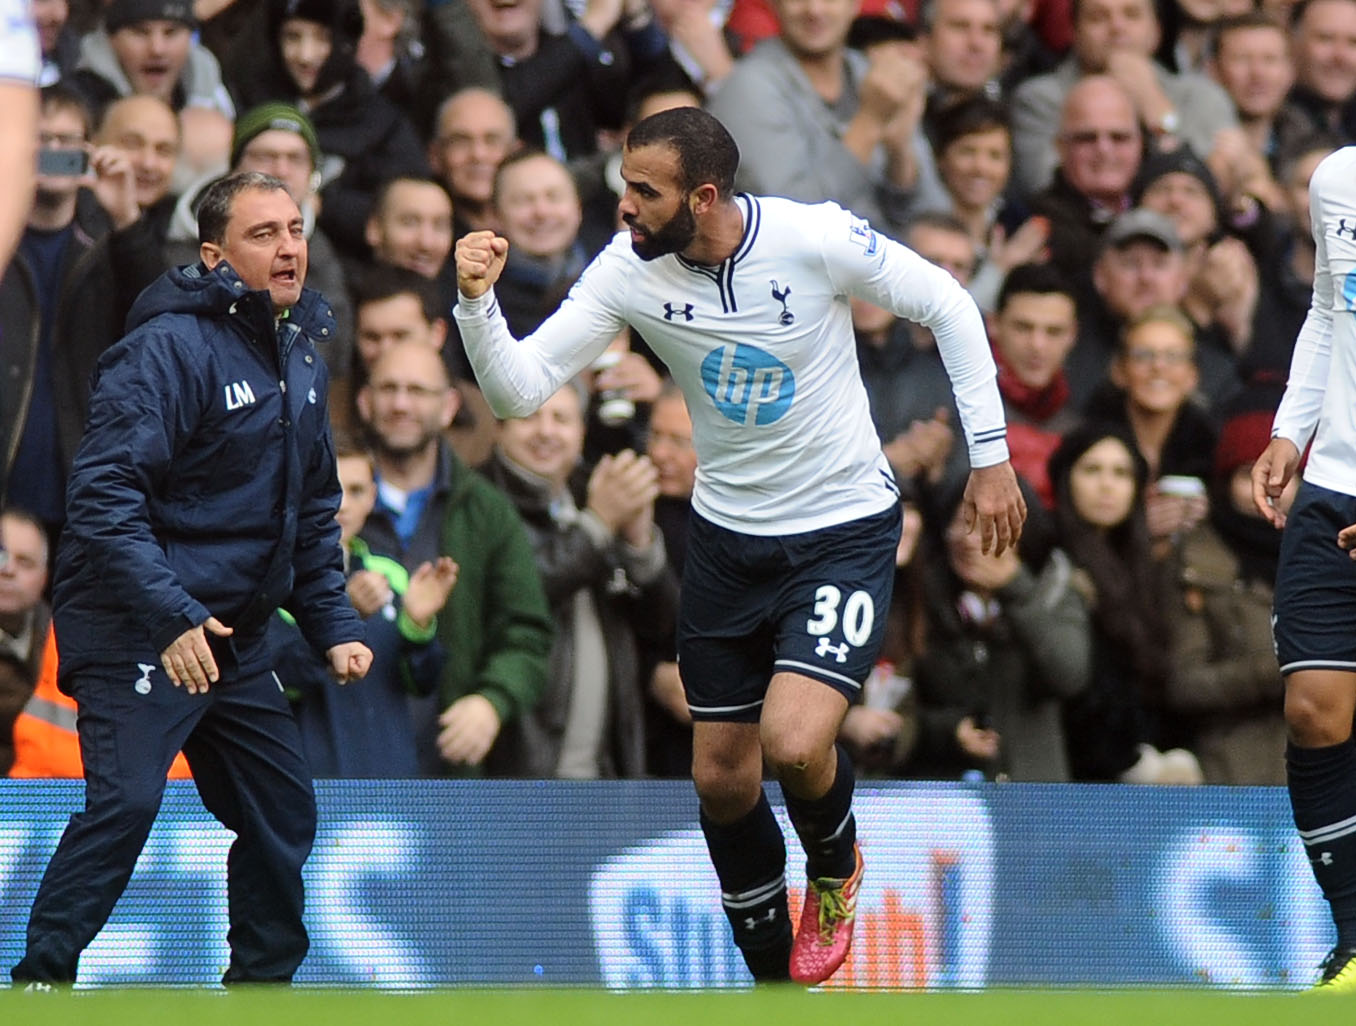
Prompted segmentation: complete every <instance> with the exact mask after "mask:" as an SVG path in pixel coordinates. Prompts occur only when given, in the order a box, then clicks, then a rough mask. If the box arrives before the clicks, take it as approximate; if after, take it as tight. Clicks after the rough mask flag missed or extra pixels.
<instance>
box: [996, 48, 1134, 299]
mask: <svg viewBox="0 0 1356 1026" xmlns="http://www.w3.org/2000/svg"><path fill="white" fill-rule="evenodd" d="M1015 137H1017V138H1020V133H1015ZM1055 150H1056V152H1057V153H1058V155H1059V167H1058V168H1057V169H1056V170H1055V173H1054V180H1053V181H1052V182H1051V183H1050V185H1049V186H1047V187H1046V188H1045V189H1044V190H1042V191H1041V192H1039V193H1037V194H1036V195H1035V196H1034V197H1032V200H1031V209H1032V212H1033V213H1035V214H1040V215H1042V216H1044V217H1046V218H1048V219H1049V221H1050V256H1051V259H1052V260H1053V262H1054V263H1055V265H1056V266H1057V267H1058V268H1059V269H1060V270H1061V271H1064V272H1065V273H1066V274H1067V275H1069V277H1070V279H1071V280H1072V281H1074V282H1075V283H1076V284H1077V285H1078V286H1079V288H1080V289H1082V290H1083V291H1085V292H1086V290H1087V284H1088V280H1087V274H1088V268H1089V267H1091V266H1092V264H1093V261H1094V259H1095V258H1096V256H1097V253H1098V250H1099V249H1100V248H1101V237H1102V233H1103V232H1105V231H1106V227H1107V225H1109V224H1110V223H1111V222H1112V220H1113V219H1114V218H1115V217H1116V215H1118V214H1119V213H1121V211H1123V210H1125V209H1126V208H1128V207H1129V206H1130V187H1131V184H1132V183H1133V182H1134V180H1135V175H1136V174H1137V173H1138V171H1139V166H1140V159H1141V155H1142V153H1143V138H1142V136H1141V134H1140V127H1139V119H1138V117H1137V116H1136V114H1135V107H1134V104H1133V102H1132V101H1131V99H1130V96H1129V94H1128V93H1127V92H1126V91H1125V89H1124V88H1123V87H1122V86H1121V85H1120V84H1119V83H1118V82H1116V80H1115V79H1113V78H1111V77H1110V76H1109V75H1089V76H1088V77H1087V78H1084V79H1081V80H1080V81H1079V82H1078V83H1077V84H1076V85H1075V86H1074V87H1073V88H1072V89H1070V90H1069V95H1068V98H1067V99H1066V100H1065V101H1064V110H1063V114H1062V115H1061V117H1060V125H1059V133H1058V135H1057V136H1056V138H1055Z"/></svg>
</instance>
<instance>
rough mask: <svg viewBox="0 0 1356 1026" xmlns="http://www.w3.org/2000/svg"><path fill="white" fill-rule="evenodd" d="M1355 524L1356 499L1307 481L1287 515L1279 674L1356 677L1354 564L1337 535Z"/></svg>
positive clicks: (1278, 617) (1280, 575)
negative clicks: (1327, 673) (1318, 672)
mask: <svg viewBox="0 0 1356 1026" xmlns="http://www.w3.org/2000/svg"><path fill="white" fill-rule="evenodd" d="M1351 524H1356V497H1354V496H1351V495H1345V494H1343V493H1342V492H1334V491H1329V490H1328V489H1327V488H1320V487H1319V486H1318V485H1315V484H1310V483H1309V482H1307V481H1306V482H1305V483H1303V484H1301V485H1300V490H1299V494H1298V495H1297V496H1296V497H1295V504H1294V506H1293V507H1292V508H1291V510H1290V513H1289V514H1288V515H1287V516H1286V522H1285V531H1284V532H1283V533H1282V535H1281V561H1280V567H1279V568H1278V570H1277V572H1276V597H1275V599H1274V600H1273V605H1272V616H1271V624H1272V634H1273V637H1274V638H1275V642H1276V658H1277V660H1278V661H1279V662H1280V664H1281V673H1283V674H1287V673H1293V672H1294V671H1296V670H1350V671H1353V672H1356V561H1354V560H1352V558H1351V555H1350V553H1348V552H1345V551H1343V550H1342V549H1340V548H1338V547H1337V532H1338V531H1340V530H1341V529H1342V528H1344V527H1347V526H1349V525H1351Z"/></svg>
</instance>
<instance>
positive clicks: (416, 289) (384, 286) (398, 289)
mask: <svg viewBox="0 0 1356 1026" xmlns="http://www.w3.org/2000/svg"><path fill="white" fill-rule="evenodd" d="M350 292H351V295H352V296H353V312H354V314H355V315H356V314H357V313H358V311H359V310H360V309H361V308H362V307H363V306H365V305H366V304H368V303H381V302H384V301H385V300H387V299H394V298H395V297H396V296H405V295H411V296H414V298H415V299H417V300H419V308H420V309H421V310H422V311H423V314H424V320H426V321H428V322H429V323H430V324H432V323H433V322H434V321H437V320H447V310H446V309H445V308H444V306H443V300H442V294H441V292H440V290H439V288H438V283H437V282H436V281H433V280H431V279H429V278H425V277H424V276H423V275H422V274H419V273H418V272H417V271H411V270H410V269H409V268H406V267H396V266H395V265H393V264H386V263H381V262H377V263H374V264H373V265H372V266H371V267H370V268H368V269H367V270H365V271H363V273H362V274H360V275H358V276H357V277H356V280H355V281H354V282H353V287H352V289H351V290H350Z"/></svg>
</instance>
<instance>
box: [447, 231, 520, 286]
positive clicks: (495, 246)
mask: <svg viewBox="0 0 1356 1026" xmlns="http://www.w3.org/2000/svg"><path fill="white" fill-rule="evenodd" d="M508 248H509V244H508V239H505V238H501V237H500V236H498V235H495V234H494V232H492V231H479V232H468V233H467V234H466V235H463V236H462V237H461V238H460V239H458V240H457V251H456V253H457V291H458V292H460V293H461V294H462V295H463V296H465V297H466V298H467V299H478V298H479V297H480V296H483V295H484V294H485V293H486V292H488V291H489V290H490V286H491V285H493V284H494V283H495V282H497V281H498V280H499V275H500V274H501V273H503V270H504V261H505V260H506V259H508Z"/></svg>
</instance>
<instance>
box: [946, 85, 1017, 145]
mask: <svg viewBox="0 0 1356 1026" xmlns="http://www.w3.org/2000/svg"><path fill="white" fill-rule="evenodd" d="M995 129H1002V130H1003V131H1004V132H1006V133H1007V134H1008V140H1009V144H1010V143H1011V140H1012V118H1011V115H1010V114H1009V112H1008V106H1007V104H1005V103H1003V102H1001V101H999V100H991V99H990V98H989V97H987V96H984V95H983V94H980V95H977V96H966V97H963V98H962V99H959V100H956V101H954V102H952V103H949V104H947V105H946V106H944V107H943V108H942V109H941V110H940V111H939V112H938V116H937V137H936V139H935V141H934V149H935V151H936V153H937V156H939V157H940V156H941V155H942V153H943V152H945V151H946V149H947V147H948V146H950V145H951V144H952V143H954V142H955V141H956V140H957V139H962V138H964V137H965V136H967V135H976V134H978V133H980V132H992V131H994V130H995Z"/></svg>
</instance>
